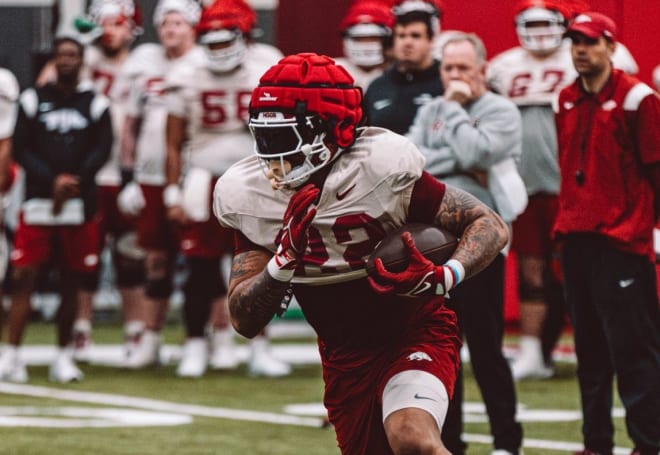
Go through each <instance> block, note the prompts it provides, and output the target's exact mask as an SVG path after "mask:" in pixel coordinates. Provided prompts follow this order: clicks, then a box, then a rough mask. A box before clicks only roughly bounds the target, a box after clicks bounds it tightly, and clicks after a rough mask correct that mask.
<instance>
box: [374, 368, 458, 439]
mask: <svg viewBox="0 0 660 455" xmlns="http://www.w3.org/2000/svg"><path fill="white" fill-rule="evenodd" d="M448 407H449V396H448V394H447V389H446V388H445V385H444V384H443V383H442V381H440V379H438V378H436V377H435V376H433V375H432V374H431V373H427V372H426V371H421V370H407V371H402V372H401V373H397V374H395V375H394V376H392V377H391V378H390V380H389V381H388V382H387V384H386V385H385V389H384V390H383V423H384V422H385V419H387V417H388V416H389V415H390V414H392V413H393V412H395V411H399V410H401V409H404V408H418V409H423V410H425V411H426V412H428V413H429V414H431V415H432V416H433V418H434V419H435V421H436V422H437V424H438V430H440V431H441V430H442V424H443V423H444V421H445V417H446V416H447V408H448Z"/></svg>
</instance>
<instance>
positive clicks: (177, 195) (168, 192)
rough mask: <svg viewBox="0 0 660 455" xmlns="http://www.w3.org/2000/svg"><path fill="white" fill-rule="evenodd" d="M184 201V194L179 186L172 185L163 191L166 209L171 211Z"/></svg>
mask: <svg viewBox="0 0 660 455" xmlns="http://www.w3.org/2000/svg"><path fill="white" fill-rule="evenodd" d="M182 201H183V193H182V192H181V188H179V185H176V184H174V183H171V184H169V185H167V186H166V187H165V191H163V204H165V207H167V208H168V209H169V208H171V207H177V206H180V205H181V202H182Z"/></svg>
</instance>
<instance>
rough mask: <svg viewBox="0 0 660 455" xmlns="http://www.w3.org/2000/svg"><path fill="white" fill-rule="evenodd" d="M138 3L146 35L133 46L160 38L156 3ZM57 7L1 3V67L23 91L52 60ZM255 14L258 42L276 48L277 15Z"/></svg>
mask: <svg viewBox="0 0 660 455" xmlns="http://www.w3.org/2000/svg"><path fill="white" fill-rule="evenodd" d="M248 1H249V0H248ZM81 3H84V2H81ZM137 3H138V4H139V5H140V7H141V9H142V13H143V17H144V18H145V21H144V33H143V34H142V36H140V37H139V38H138V39H137V40H136V41H135V43H134V44H135V45H139V44H140V43H145V42H155V41H157V36H156V31H155V30H154V27H153V25H152V21H151V18H152V16H153V10H154V8H155V7H156V4H157V0H138V1H137ZM262 3H263V2H262ZM55 5H56V1H55V0H52V1H49V0H0V67H4V68H8V69H9V70H11V71H12V72H13V73H14V75H15V76H16V78H17V79H18V81H19V83H20V85H21V88H23V89H24V88H26V87H28V86H29V85H31V84H32V82H33V81H34V79H35V77H36V75H37V74H38V72H39V69H40V68H41V66H42V65H43V64H44V63H45V61H47V59H48V57H49V53H50V50H51V49H50V47H51V42H52V39H53V30H54V29H55V28H56V26H57V24H56V21H57V15H56V13H55V11H56V7H55ZM266 6H268V5H267V2H266ZM256 12H257V16H258V24H259V29H260V31H261V35H260V36H259V37H258V38H257V41H262V42H266V43H271V44H274V43H275V40H276V39H275V26H274V19H275V12H274V11H273V10H272V9H271V8H266V9H263V8H262V9H256Z"/></svg>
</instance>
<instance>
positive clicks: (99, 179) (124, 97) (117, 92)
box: [83, 46, 128, 186]
mask: <svg viewBox="0 0 660 455" xmlns="http://www.w3.org/2000/svg"><path fill="white" fill-rule="evenodd" d="M123 65H124V61H121V62H119V61H116V60H113V59H111V58H108V57H107V56H106V55H105V54H104V53H103V51H101V50H100V49H99V48H98V47H97V46H87V48H86V49H85V66H84V69H83V71H84V73H83V74H84V76H85V77H86V78H88V79H90V80H91V81H92V82H93V83H94V87H95V89H96V91H97V92H98V93H101V94H103V95H105V96H107V97H108V98H110V113H111V116H112V129H113V131H114V135H113V136H114V142H113V144H112V152H111V153H110V158H109V159H108V162H107V163H106V164H105V165H104V166H103V167H102V168H101V169H100V170H99V171H98V173H97V174H96V183H97V184H98V185H103V186H117V185H119V184H121V176H120V173H119V150H120V142H121V141H120V138H121V132H122V129H123V127H124V119H125V117H126V103H127V102H128V85H127V83H126V81H125V80H123V79H122V78H121V77H120V76H121V73H122V68H123Z"/></svg>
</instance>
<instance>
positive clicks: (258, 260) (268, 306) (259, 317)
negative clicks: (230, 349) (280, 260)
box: [229, 250, 289, 338]
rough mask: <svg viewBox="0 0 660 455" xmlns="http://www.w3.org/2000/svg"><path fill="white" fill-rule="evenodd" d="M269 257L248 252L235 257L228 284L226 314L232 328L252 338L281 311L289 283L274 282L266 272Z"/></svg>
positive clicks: (264, 253)
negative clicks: (227, 308) (228, 314)
mask: <svg viewBox="0 0 660 455" xmlns="http://www.w3.org/2000/svg"><path fill="white" fill-rule="evenodd" d="M270 256H271V254H270V253H268V252H266V251H258V250H251V251H246V252H244V253H239V254H237V255H236V256H234V259H233V262H232V268H231V279H230V282H229V312H230V315H231V320H232V324H233V326H234V328H235V329H236V331H237V332H238V333H240V334H241V335H243V336H245V337H247V338H252V337H254V336H256V335H258V334H259V332H261V330H263V328H264V327H266V325H267V324H268V323H269V322H270V320H271V319H272V318H273V315H275V313H277V312H278V310H279V309H280V304H281V303H282V299H283V298H284V296H285V294H286V291H287V289H288V288H289V283H285V282H282V281H278V280H275V279H274V278H272V277H271V276H270V275H269V274H268V273H267V272H266V271H265V268H266V264H267V263H268V260H269V259H270Z"/></svg>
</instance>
